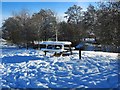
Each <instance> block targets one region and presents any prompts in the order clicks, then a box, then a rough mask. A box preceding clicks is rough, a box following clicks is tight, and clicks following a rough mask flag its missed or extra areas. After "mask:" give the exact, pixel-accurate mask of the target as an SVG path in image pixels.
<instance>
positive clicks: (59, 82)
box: [0, 48, 118, 88]
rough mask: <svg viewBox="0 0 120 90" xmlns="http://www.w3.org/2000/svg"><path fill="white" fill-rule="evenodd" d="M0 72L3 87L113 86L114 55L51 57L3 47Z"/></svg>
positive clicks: (115, 83)
mask: <svg viewBox="0 0 120 90" xmlns="http://www.w3.org/2000/svg"><path fill="white" fill-rule="evenodd" d="M0 57H1V59H2V61H1V64H0V72H1V75H2V78H0V81H1V87H3V88H9V87H10V88H65V87H67V88H82V87H83V88H116V87H118V54H117V53H107V52H94V51H82V59H81V60H80V59H79V57H78V51H74V52H73V55H70V56H63V57H62V56H60V57H55V56H51V54H50V53H47V56H44V53H43V52H42V51H40V50H33V49H29V50H26V49H15V48H14V49H13V48H11V49H3V50H2V53H1V54H0Z"/></svg>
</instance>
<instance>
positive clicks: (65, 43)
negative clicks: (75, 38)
mask: <svg viewBox="0 0 120 90" xmlns="http://www.w3.org/2000/svg"><path fill="white" fill-rule="evenodd" d="M35 43H36V44H37V42H35ZM39 44H45V45H71V44H72V43H71V42H68V41H42V42H39Z"/></svg>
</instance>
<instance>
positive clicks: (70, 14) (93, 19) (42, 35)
mask: <svg viewBox="0 0 120 90" xmlns="http://www.w3.org/2000/svg"><path fill="white" fill-rule="evenodd" d="M65 15H66V16H65V17H64V18H66V19H67V22H65V21H61V22H60V20H58V19H57V16H56V14H55V13H54V12H53V11H52V10H50V9H48V10H45V9H41V10H40V11H39V12H38V13H34V14H33V15H30V13H29V11H28V10H25V9H24V10H22V11H20V12H19V13H14V14H13V16H12V17H9V18H8V19H6V20H5V21H4V23H3V26H2V32H3V33H2V38H4V39H6V40H9V41H11V42H12V43H14V44H18V45H22V44H23V45H26V46H28V44H29V43H31V42H34V41H42V40H57V39H58V40H65V41H71V42H72V43H73V45H77V44H78V43H79V42H80V41H81V39H82V38H88V37H93V38H96V40H97V42H98V44H101V45H112V46H115V47H118V46H120V40H119V39H120V2H107V3H98V4H97V6H96V7H95V6H93V5H89V6H88V8H87V10H86V11H83V9H82V8H81V7H80V6H77V5H73V6H71V7H69V8H68V10H67V11H66V12H65ZM56 35H57V37H56Z"/></svg>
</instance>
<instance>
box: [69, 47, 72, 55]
mask: <svg viewBox="0 0 120 90" xmlns="http://www.w3.org/2000/svg"><path fill="white" fill-rule="evenodd" d="M69 49H70V54H71V55H72V49H71V46H70V45H69Z"/></svg>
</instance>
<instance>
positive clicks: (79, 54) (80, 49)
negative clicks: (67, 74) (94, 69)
mask: <svg viewBox="0 0 120 90" xmlns="http://www.w3.org/2000/svg"><path fill="white" fill-rule="evenodd" d="M79 59H81V49H80V48H79Z"/></svg>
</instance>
